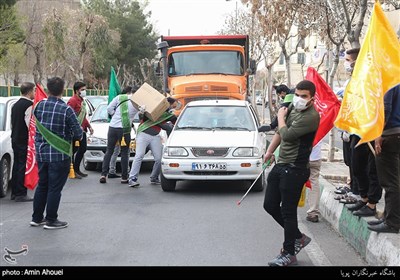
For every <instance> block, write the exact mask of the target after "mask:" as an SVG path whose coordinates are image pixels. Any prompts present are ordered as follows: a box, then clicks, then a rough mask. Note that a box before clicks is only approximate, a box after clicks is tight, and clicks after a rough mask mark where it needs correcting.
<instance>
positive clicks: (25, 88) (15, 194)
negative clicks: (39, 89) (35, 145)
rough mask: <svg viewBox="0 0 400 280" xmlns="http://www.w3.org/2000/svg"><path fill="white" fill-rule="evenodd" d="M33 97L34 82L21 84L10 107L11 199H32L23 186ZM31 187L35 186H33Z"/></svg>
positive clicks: (18, 200) (25, 200)
mask: <svg viewBox="0 0 400 280" xmlns="http://www.w3.org/2000/svg"><path fill="white" fill-rule="evenodd" d="M34 98H35V84H34V83H29V82H26V83H22V84H21V98H20V99H19V100H18V101H17V102H15V104H14V106H13V107H12V109H11V145H12V149H13V152H14V165H13V169H12V182H11V185H12V189H11V200H15V201H16V202H27V201H32V200H33V199H32V198H31V197H29V196H28V195H27V188H26V187H25V184H24V180H25V171H26V157H27V155H28V128H29V123H30V121H31V115H32V104H33V102H32V100H33V99H34ZM33 187H36V185H35V186H33Z"/></svg>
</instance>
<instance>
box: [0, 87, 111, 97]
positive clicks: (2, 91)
mask: <svg viewBox="0 0 400 280" xmlns="http://www.w3.org/2000/svg"><path fill="white" fill-rule="evenodd" d="M44 90H45V91H46V92H47V89H44ZM73 93H74V90H73V89H72V88H66V89H65V92H64V94H63V96H72V95H73ZM86 94H87V95H108V90H101V89H87V90H86ZM20 95H21V91H20V87H17V86H11V85H9V86H0V96H1V97H7V96H20Z"/></svg>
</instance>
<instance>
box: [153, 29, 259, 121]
mask: <svg viewBox="0 0 400 280" xmlns="http://www.w3.org/2000/svg"><path fill="white" fill-rule="evenodd" d="M157 48H158V49H159V50H160V53H161V58H160V61H161V67H157V68H158V69H160V70H159V71H158V73H159V74H160V75H161V76H162V78H163V91H164V93H167V94H169V95H171V96H172V97H173V98H175V99H177V100H179V102H180V103H181V104H182V105H183V106H182V107H181V108H183V107H184V106H185V105H186V104H187V103H189V102H190V101H193V100H205V99H238V100H246V99H247V98H248V96H249V76H250V75H252V74H253V73H254V72H255V61H254V60H251V59H250V58H249V37H248V36H247V35H216V36H161V42H160V43H158V44H157ZM158 66H160V64H158ZM177 113H178V114H179V112H177Z"/></svg>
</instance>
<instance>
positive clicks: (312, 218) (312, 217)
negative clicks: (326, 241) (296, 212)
mask: <svg viewBox="0 0 400 280" xmlns="http://www.w3.org/2000/svg"><path fill="white" fill-rule="evenodd" d="M306 220H307V221H309V222H313V223H318V215H316V214H307V217H306Z"/></svg>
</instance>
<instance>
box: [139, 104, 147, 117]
mask: <svg viewBox="0 0 400 280" xmlns="http://www.w3.org/2000/svg"><path fill="white" fill-rule="evenodd" d="M144 112H146V105H141V106H139V113H140V114H142V115H143V114H144Z"/></svg>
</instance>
